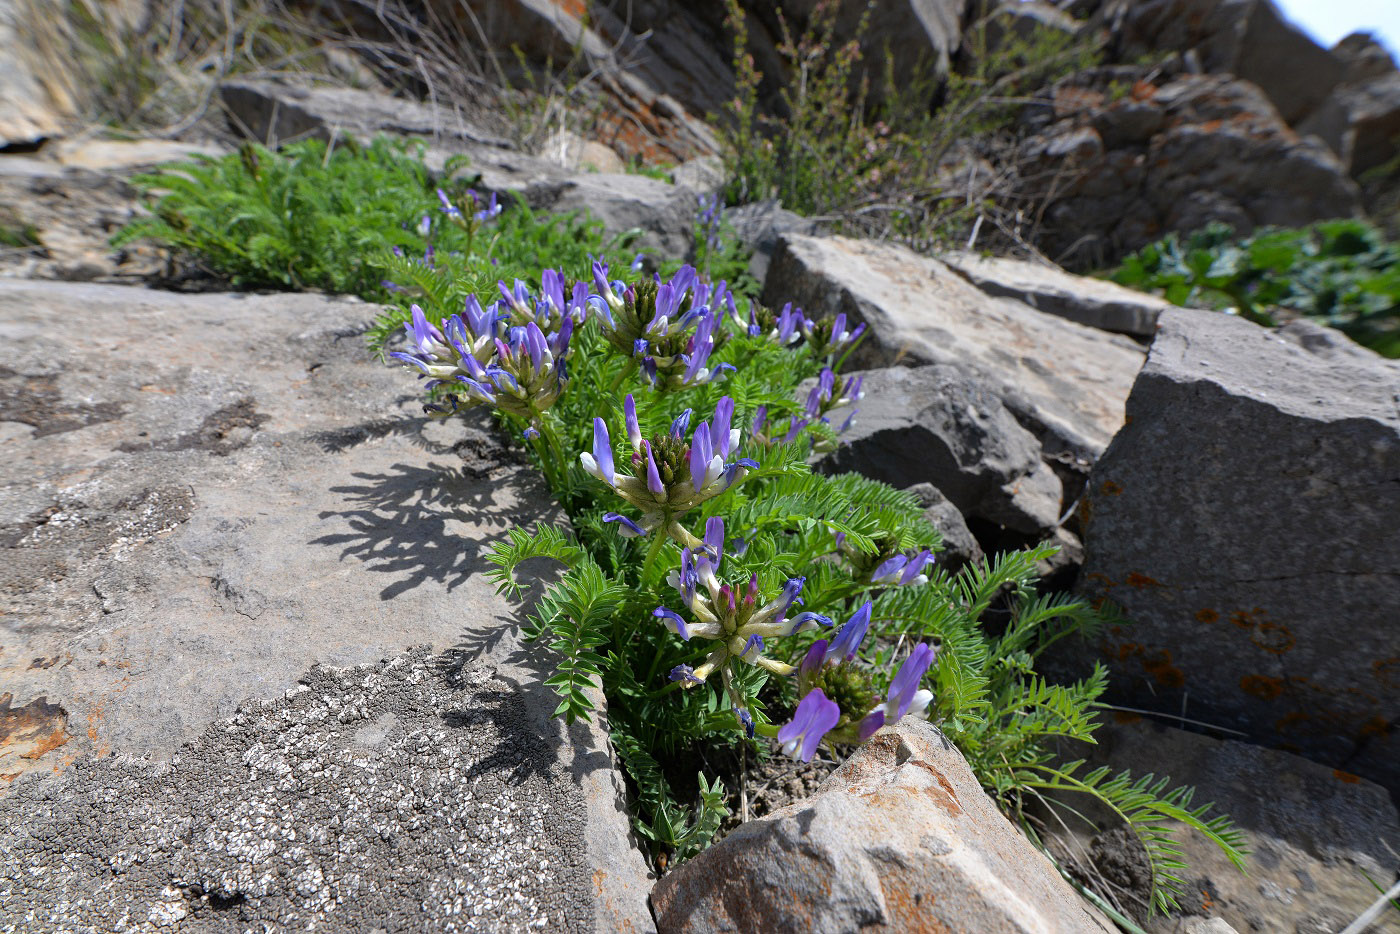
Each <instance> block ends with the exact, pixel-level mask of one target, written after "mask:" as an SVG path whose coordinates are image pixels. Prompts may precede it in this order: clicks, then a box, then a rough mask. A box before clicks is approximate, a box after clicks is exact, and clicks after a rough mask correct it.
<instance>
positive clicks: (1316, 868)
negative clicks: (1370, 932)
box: [1050, 713, 1400, 934]
mask: <svg viewBox="0 0 1400 934" xmlns="http://www.w3.org/2000/svg"><path fill="white" fill-rule="evenodd" d="M1164 719H1167V718H1164ZM1094 739H1095V740H1096V745H1094V746H1080V745H1076V746H1075V748H1073V749H1070V750H1067V754H1068V755H1070V756H1071V757H1072V758H1075V759H1078V758H1081V757H1086V756H1087V757H1088V760H1089V761H1088V763H1087V765H1088V766H1089V767H1096V766H1100V765H1106V766H1109V767H1110V768H1111V769H1112V771H1113V773H1114V774H1117V773H1118V772H1120V771H1122V770H1123V769H1130V770H1131V771H1132V772H1133V774H1134V775H1146V774H1148V773H1151V774H1153V775H1156V776H1158V777H1159V778H1160V777H1165V776H1170V777H1171V782H1172V785H1174V786H1175V785H1188V786H1190V787H1192V788H1194V789H1195V792H1196V793H1195V797H1194V799H1193V803H1194V804H1197V805H1200V804H1205V803H1207V802H1211V803H1212V804H1213V805H1214V807H1213V808H1212V810H1211V814H1212V815H1214V814H1227V815H1229V816H1230V818H1231V819H1232V820H1233V821H1234V822H1235V824H1236V826H1237V827H1238V828H1239V830H1240V831H1241V833H1243V835H1244V841H1245V845H1246V846H1247V847H1248V849H1249V850H1250V854H1251V855H1250V857H1249V859H1248V861H1247V862H1246V870H1247V871H1246V872H1240V871H1239V870H1238V869H1236V868H1235V867H1234V866H1233V865H1232V864H1231V863H1230V861H1229V859H1228V858H1227V857H1226V856H1225V853H1224V852H1223V851H1222V850H1221V849H1220V848H1219V847H1218V846H1216V845H1215V844H1214V843H1212V842H1211V841H1210V840H1208V839H1206V838H1205V837H1203V836H1201V835H1200V834H1198V833H1195V832H1194V831H1189V830H1187V829H1186V828H1185V827H1182V826H1179V825H1178V826H1176V828H1175V831H1176V832H1175V837H1176V840H1177V842H1178V843H1179V844H1180V845H1181V847H1182V850H1183V852H1184V854H1185V857H1186V860H1185V861H1186V863H1187V864H1188V866H1189V867H1190V868H1189V873H1188V874H1187V875H1186V876H1185V881H1186V883H1187V886H1186V894H1185V897H1184V898H1183V899H1182V902H1181V904H1182V909H1183V915H1184V916H1185V919H1190V918H1193V917H1194V918H1197V919H1199V920H1201V921H1204V920H1205V919H1207V918H1210V919H1213V920H1214V921H1215V922H1217V923H1218V924H1223V925H1226V926H1227V927H1226V929H1230V926H1233V929H1237V930H1239V931H1317V932H1334V931H1340V930H1342V929H1343V928H1344V927H1346V926H1347V924H1348V923H1350V922H1351V920H1352V919H1354V918H1355V917H1356V916H1357V915H1359V914H1361V912H1362V911H1364V910H1365V909H1366V907H1367V906H1368V905H1370V904H1371V902H1372V901H1374V900H1375V898H1376V896H1377V895H1378V894H1379V893H1378V892H1376V890H1375V889H1374V888H1372V887H1371V885H1370V883H1368V882H1367V881H1366V879H1367V877H1368V876H1369V877H1370V878H1372V879H1374V880H1375V881H1376V882H1377V883H1382V880H1390V879H1393V878H1394V875H1395V859H1396V853H1397V852H1400V816H1397V814H1396V810H1395V804H1394V802H1392V801H1391V798H1390V795H1389V794H1387V793H1386V791H1385V789H1384V788H1381V787H1379V786H1378V785H1374V784H1372V783H1371V782H1368V781H1366V780H1365V779H1362V778H1358V777H1357V776H1355V775H1352V774H1350V773H1349V772H1345V771H1342V770H1340V769H1334V768H1331V767H1329V766H1324V765H1318V764H1317V763H1315V762H1309V761H1308V760H1306V759H1304V758H1302V757H1300V756H1295V755H1292V754H1290V753H1287V752H1282V751H1280V750H1277V749H1265V748H1263V747H1261V746H1252V745H1250V744H1248V743H1243V742H1239V741H1238V740H1233V739H1216V738H1213V737H1210V736H1204V735H1202V734H1200V733H1191V732H1187V731H1186V730H1183V729H1177V728H1175V727H1171V726H1166V725H1163V724H1162V723H1153V722H1149V721H1147V720H1145V719H1142V718H1138V717H1134V716H1131V715H1127V714H1123V713H1119V714H1117V715H1116V716H1115V717H1114V719H1113V721H1111V722H1110V723H1108V724H1105V725H1104V726H1103V727H1101V728H1100V729H1099V730H1098V731H1097V732H1096V733H1095V734H1094ZM1065 803H1067V804H1069V805H1072V806H1074V807H1076V808H1082V807H1083V805H1084V802H1082V801H1076V800H1070V801H1067V802H1065ZM1093 816H1094V817H1095V818H1096V819H1100V820H1102V819H1106V818H1107V815H1106V814H1100V813H1098V812H1097V811H1095V812H1094V814H1093ZM1050 826H1051V827H1052V828H1055V827H1057V826H1058V825H1056V824H1055V822H1053V821H1052V822H1051V824H1050ZM1114 826H1116V822H1115V823H1114ZM1065 830H1069V831H1070V832H1071V833H1072V834H1073V837H1078V838H1079V839H1078V845H1077V846H1076V845H1075V843H1074V840H1073V838H1072V837H1067V835H1066V833H1065ZM1052 837H1053V838H1054V840H1053V841H1052V843H1051V847H1052V851H1053V852H1055V853H1056V854H1057V855H1060V856H1062V857H1063V858H1064V860H1065V862H1066V864H1067V865H1069V866H1071V867H1074V868H1075V869H1076V870H1077V871H1078V870H1082V869H1084V868H1087V867H1085V866H1084V863H1083V857H1084V856H1085V855H1094V856H1097V857H1098V859H1097V860H1096V861H1095V862H1097V864H1098V866H1099V869H1100V871H1101V872H1103V873H1104V874H1105V876H1107V877H1108V878H1110V880H1111V881H1112V883H1113V884H1114V885H1116V886H1121V887H1125V888H1126V889H1127V892H1126V893H1125V894H1129V895H1130V897H1128V898H1125V899H1124V901H1125V903H1128V904H1131V903H1132V897H1131V896H1136V897H1137V898H1143V897H1145V896H1146V895H1147V893H1146V892H1145V891H1142V890H1141V889H1140V888H1135V887H1134V885H1133V882H1132V876H1133V874H1132V873H1131V872H1130V871H1124V870H1125V869H1127V867H1129V866H1132V865H1133V864H1135V863H1136V862H1137V861H1138V859H1139V857H1138V855H1137V854H1136V853H1135V852H1134V849H1133V846H1132V843H1131V841H1132V839H1133V838H1132V837H1131V836H1128V835H1124V834H1122V833H1114V832H1112V831H1110V832H1108V833H1103V834H1096V833H1095V832H1094V830H1093V829H1092V828H1089V827H1087V826H1085V825H1084V824H1082V823H1081V822H1078V821H1070V820H1067V827H1066V828H1062V829H1058V830H1053V831H1052ZM1115 868H1117V871H1115ZM1138 878H1139V880H1141V878H1142V877H1141V876H1139V877H1138ZM1183 920H1184V919H1183V918H1182V917H1170V916H1168V917H1158V918H1154V919H1152V920H1150V921H1146V922H1145V926H1146V928H1147V930H1148V931H1149V932H1150V934H1175V932H1177V931H1178V927H1177V925H1179V924H1182V923H1183ZM1207 930H1210V929H1207ZM1381 930H1389V928H1385V927H1382V928H1381Z"/></svg>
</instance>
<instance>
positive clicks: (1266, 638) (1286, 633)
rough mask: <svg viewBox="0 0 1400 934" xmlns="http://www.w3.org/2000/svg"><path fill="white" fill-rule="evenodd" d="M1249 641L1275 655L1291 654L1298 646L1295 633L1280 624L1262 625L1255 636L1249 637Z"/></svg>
mask: <svg viewBox="0 0 1400 934" xmlns="http://www.w3.org/2000/svg"><path fill="white" fill-rule="evenodd" d="M1249 641H1250V642H1253V643H1254V644H1255V645H1257V646H1259V648H1261V649H1263V650H1264V651H1265V652H1270V653H1272V654H1274V655H1283V654H1284V653H1286V652H1291V651H1293V647H1294V646H1295V645H1297V644H1298V640H1297V639H1296V638H1295V637H1294V635H1293V631H1292V630H1291V629H1289V628H1288V627H1287V626H1282V625H1280V624H1278V623H1260V624H1259V626H1258V628H1257V629H1255V631H1254V634H1253V635H1251V636H1250V637H1249Z"/></svg>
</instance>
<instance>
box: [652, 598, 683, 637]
mask: <svg viewBox="0 0 1400 934" xmlns="http://www.w3.org/2000/svg"><path fill="white" fill-rule="evenodd" d="M651 615H652V616H655V617H657V618H658V619H664V620H666V628H667V629H669V630H671V631H672V632H674V633H675V634H676V635H678V636H680V637H681V638H682V639H684V640H685V641H687V642H689V641H690V630H689V629H687V628H686V625H685V620H683V619H681V616H680V614H679V613H677V612H676V611H675V610H668V609H666V608H665V607H664V606H659V607H657V608H656V609H654V610H652V611H651Z"/></svg>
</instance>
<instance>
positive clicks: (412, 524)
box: [309, 464, 533, 600]
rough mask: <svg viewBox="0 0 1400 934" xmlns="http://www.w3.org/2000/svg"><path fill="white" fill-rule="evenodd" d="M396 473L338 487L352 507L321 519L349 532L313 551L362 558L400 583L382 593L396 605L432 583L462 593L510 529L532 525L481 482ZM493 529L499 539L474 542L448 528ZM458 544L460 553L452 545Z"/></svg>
mask: <svg viewBox="0 0 1400 934" xmlns="http://www.w3.org/2000/svg"><path fill="white" fill-rule="evenodd" d="M390 470H391V471H392V472H390V473H383V474H375V473H355V474H353V476H354V477H355V478H356V479H357V480H360V481H363V482H362V483H360V484H357V485H353V486H337V487H332V488H331V491H332V492H334V493H339V494H341V495H342V496H344V498H345V499H346V501H347V502H348V503H350V504H352V505H351V508H348V509H345V510H341V511H325V512H322V513H320V515H319V518H321V519H329V518H334V517H339V518H342V519H344V520H346V522H347V523H348V524H349V526H350V531H349V532H345V533H336V534H333V535H323V536H321V537H320V538H315V539H312V540H311V542H310V543H309V544H312V545H337V546H340V547H341V549H342V550H341V553H340V557H341V558H342V559H345V558H348V557H356V558H359V559H360V560H361V561H363V562H364V564H365V567H366V568H367V569H368V570H370V571H376V572H379V573H382V574H392V575H395V576H396V577H397V578H398V579H397V580H395V581H394V582H393V583H391V584H389V585H388V586H386V587H385V588H384V589H383V590H382V591H380V594H379V598H380V599H381V600H392V599H393V598H394V597H396V596H398V595H399V594H402V593H405V592H407V591H410V590H413V589H415V588H417V587H418V586H420V585H421V584H423V583H424V582H426V581H435V582H437V583H440V584H443V585H445V586H446V587H447V589H448V591H452V590H455V589H456V588H457V587H458V586H460V585H461V584H462V583H464V582H465V581H466V580H467V579H468V578H470V577H471V576H472V575H473V574H476V573H479V572H481V571H486V570H489V568H490V565H488V564H487V563H486V560H485V557H484V555H485V553H486V552H488V551H490V549H491V546H492V545H493V544H494V543H495V542H496V541H497V540H499V539H501V538H504V537H505V533H506V531H507V530H508V529H511V528H514V527H515V526H517V525H519V524H521V523H523V522H528V521H529V520H530V518H531V517H532V514H533V511H532V509H531V508H530V507H528V506H507V505H503V504H502V503H501V502H500V501H499V500H498V499H497V492H498V490H499V489H500V486H499V484H497V483H493V482H491V481H489V480H483V479H477V478H474V477H473V476H471V474H470V473H469V472H468V471H467V470H465V469H463V468H460V467H449V466H447V465H445V464H427V465H425V466H414V465H411V464H395V465H393V467H391V468H390ZM452 522H460V523H464V524H467V525H474V526H477V527H479V528H483V529H484V528H489V529H491V530H493V534H486V535H478V536H477V537H474V538H471V539H468V538H465V537H464V536H462V535H459V534H457V533H456V532H454V531H453V530H452V529H451V528H450V527H449V523H452ZM453 542H455V543H456V546H455V547H454V546H453V545H451V544H444V543H453Z"/></svg>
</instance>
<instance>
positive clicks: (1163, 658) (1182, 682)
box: [1142, 649, 1186, 688]
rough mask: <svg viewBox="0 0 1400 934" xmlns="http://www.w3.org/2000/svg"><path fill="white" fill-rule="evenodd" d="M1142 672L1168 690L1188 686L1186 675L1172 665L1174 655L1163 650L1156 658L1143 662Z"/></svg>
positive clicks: (1146, 659)
mask: <svg viewBox="0 0 1400 934" xmlns="http://www.w3.org/2000/svg"><path fill="white" fill-rule="evenodd" d="M1142 670H1143V671H1145V672H1147V673H1148V674H1149V675H1151V676H1152V678H1153V680H1155V681H1156V682H1157V683H1158V684H1160V685H1162V687H1166V688H1179V687H1185V686H1186V675H1185V674H1184V673H1183V672H1182V670H1181V669H1180V668H1178V667H1176V666H1175V665H1173V664H1172V653H1171V652H1168V651H1167V650H1166V649H1162V650H1161V651H1159V652H1158V653H1157V657H1156V658H1145V659H1143V662H1142Z"/></svg>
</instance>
